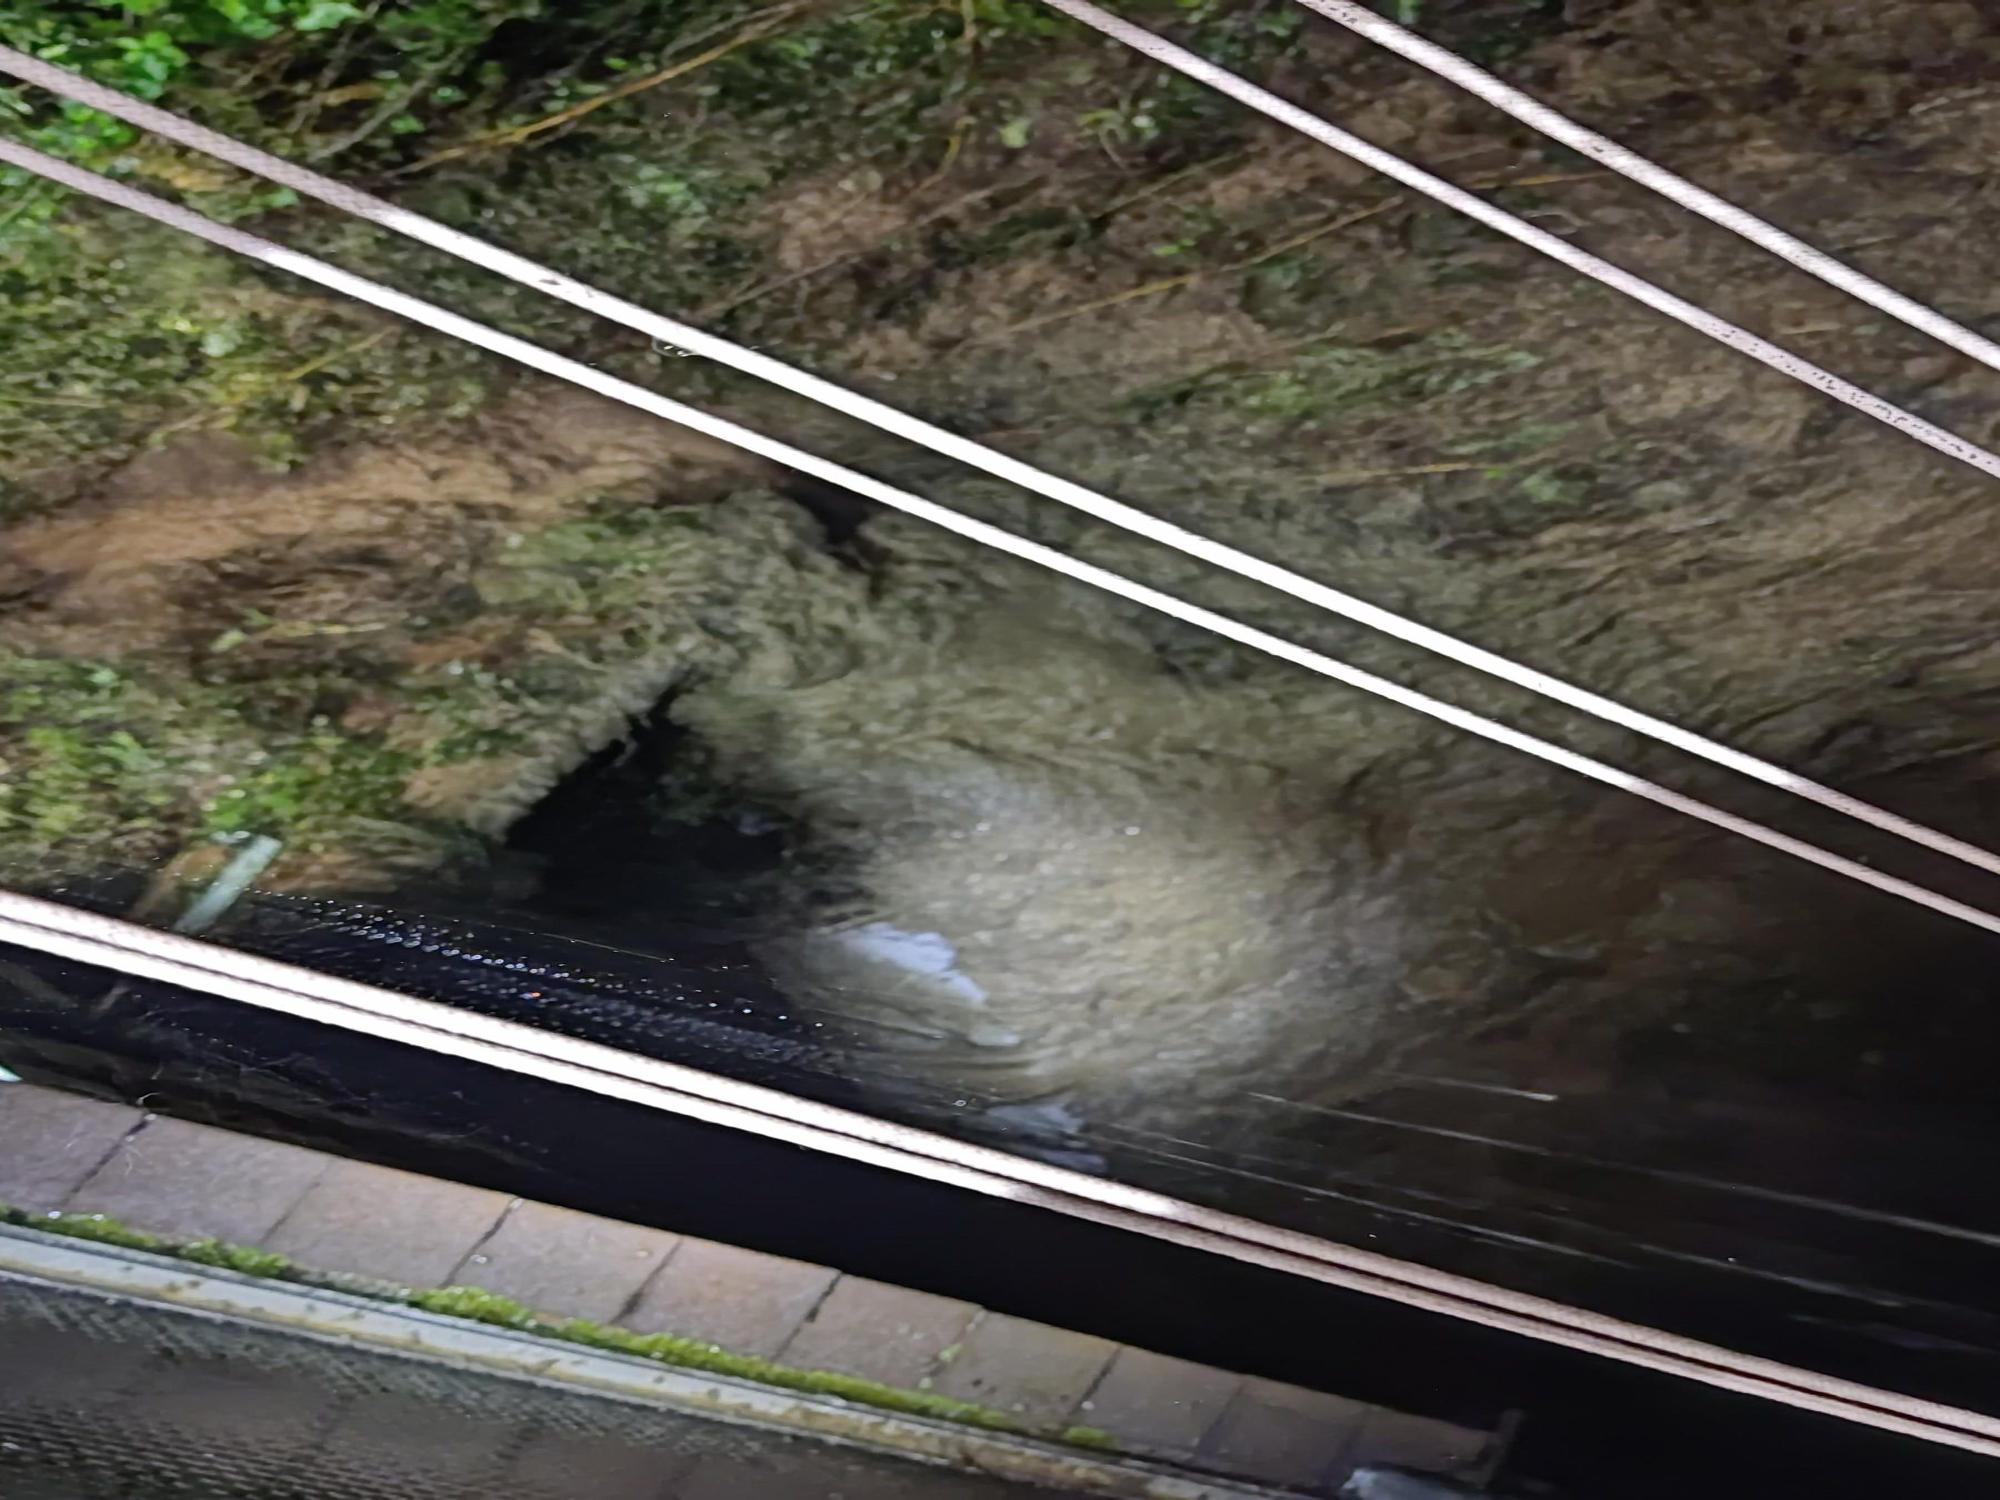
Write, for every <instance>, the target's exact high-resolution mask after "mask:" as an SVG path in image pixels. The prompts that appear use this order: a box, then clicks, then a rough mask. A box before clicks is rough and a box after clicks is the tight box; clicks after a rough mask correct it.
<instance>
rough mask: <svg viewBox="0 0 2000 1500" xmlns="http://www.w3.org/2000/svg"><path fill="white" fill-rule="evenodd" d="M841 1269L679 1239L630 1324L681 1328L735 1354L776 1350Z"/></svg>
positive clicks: (641, 1328) (656, 1329) (642, 1329)
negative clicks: (678, 1246)
mask: <svg viewBox="0 0 2000 1500" xmlns="http://www.w3.org/2000/svg"><path fill="white" fill-rule="evenodd" d="M837 1274H838V1273H837V1272H834V1271H830V1270H828V1269H827V1268H826V1267H825V1266H809V1265H806V1264H805V1263H804V1262H803V1261H796V1260H785V1259H783V1258H781V1257H779V1256H776V1255H764V1254H761V1253H759V1252H758V1251H755V1250H740V1249H738V1248H737V1247H735V1246H734V1245H718V1244H716V1243H715V1242H714V1241H713V1240H682V1241H681V1244H680V1248H679V1249H677V1250H676V1251H674V1254H673V1259H671V1260H669V1261H668V1262H667V1263H666V1265H665V1266H663V1267H661V1269H660V1271H659V1274H658V1275H656V1276H654V1278H653V1279H652V1281H651V1282H649V1283H648V1284H647V1286H646V1290H645V1291H644V1292H642V1293H640V1295H639V1302H638V1305H637V1306H635V1307H634V1308H633V1309H632V1311H631V1312H630V1313H629V1314H628V1315H627V1316H626V1318H625V1326H626V1327H627V1328H631V1329H634V1330H636V1331H637V1332H639V1333H677V1334H680V1335H681V1336H682V1337H684V1338H691V1339H701V1340H703V1341H704V1342H706V1343H711V1344H719V1345H721V1346H722V1347H723V1348H725V1349H728V1350H731V1351H733V1352H735V1353H737V1354H762V1355H774V1354H776V1353H777V1352H778V1351H779V1350H780V1349H782V1348H784V1347H785V1344H786V1342H787V1341H788V1340H789V1339H790V1338H791V1336H792V1333H793V1331H794V1330H796V1329H797V1328H798V1326H799V1324H801V1323H802V1322H804V1321H805V1318H806V1315H807V1314H808V1313H810V1312H811V1311H812V1310H813V1308H814V1307H816V1306H817V1305H818V1304H819V1300H820V1298H822V1297H824V1296H825V1295H826V1292H827V1288H828V1287H830V1286H832V1285H833V1282H834V1278H835V1276H836V1275H837Z"/></svg>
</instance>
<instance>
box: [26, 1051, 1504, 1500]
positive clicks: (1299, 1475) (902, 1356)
mask: <svg viewBox="0 0 2000 1500" xmlns="http://www.w3.org/2000/svg"><path fill="white" fill-rule="evenodd" d="M0 1202H6V1203H9V1204H12V1205H13V1206H15V1207H17V1208H21V1209H27V1210H32V1211H37V1212H40V1211H53V1210H62V1211H66V1212H72V1213H102V1214H108V1215H111V1216H113V1217H115V1218H117V1219H119V1220H121V1221H122V1222H124V1223H126V1224H129V1225H131V1226H132V1227H134V1228H136V1229H142V1230H147V1231H151V1232H153V1233H157V1234H161V1235H167V1236H175V1237H182V1238H197V1237H204V1236H213V1237H215V1238H218V1239H223V1240H229V1241H233V1242H236V1243H239V1244H244V1245H252V1246H257V1247H260V1248H264V1249H268V1250H272V1251H276V1252H279V1253H281V1254H283V1255H286V1256H288V1257H290V1258H291V1259H292V1260H294V1261H296V1262H298V1263H299V1264H300V1265H303V1266H309V1267H312V1268H314V1269H315V1270H320V1271H331V1272H348V1273H354V1274H359V1275H366V1276H374V1277H379V1278H382V1279H385V1280H389V1281H394V1282H397V1283H399V1284H403V1285H409V1286H419V1287H421V1286H433V1285H448V1284H464V1285H470V1286H477V1287H482V1288H485V1289H486V1290H488V1291H492V1292H498V1293H501V1294H503V1295H505V1296H508V1297H512V1298H514V1299H516V1300H517V1301H520V1302H522V1303H524V1304H526V1305H527V1306H529V1307H531V1308H533V1309H535V1310H536V1311H538V1312H541V1313H546V1314H552V1315H560V1316H567V1317H578V1318H588V1319H591V1320H593V1321H596V1322H600V1323H609V1324H616V1325H619V1326H622V1327H625V1328H629V1329H632V1330H634V1331H636V1332H642V1333H652V1332H662V1333H675V1334H680V1335H684V1336H687V1337H692V1338H697V1339H700V1340H703V1341H705V1342H709V1343H713V1344H716V1345H718V1346H720V1347H721V1348H724V1349H727V1350H730V1351H732V1352H736V1353H741V1354H753V1355H761V1356H765V1357H769V1358H772V1359H775V1360H777V1361H779V1362H781V1363H783V1364H786V1365H790V1366H795V1367H800V1368H807V1369H816V1370H833V1371H838V1372H840V1373H843V1374H849V1375H855V1376H859V1377H863V1378H865V1379H869V1380H875V1381H880V1382H882V1383H883V1384H887V1385H893V1386H899V1387H905V1388H913V1389H921V1390H929V1391H934V1392H936V1393H938V1394H940V1395H944V1396H950V1397H956V1398H958V1399H961V1400H966V1401H973V1402H977V1403H979V1404H981V1405H984V1406H988V1407H994V1408H997V1409H999V1410H1001V1411H1003V1412H1006V1413H1008V1414H1009V1415H1011V1416H1013V1417H1015V1418H1017V1419H1018V1420H1019V1421H1021V1422H1022V1423H1023V1424H1024V1425H1026V1426H1028V1427H1031V1428H1034V1429H1036V1430H1038V1431H1043V1432H1048V1433H1051V1434H1059V1433H1061V1432H1062V1431H1064V1430H1065V1429H1067V1428H1070V1427H1073V1426H1074V1427H1087V1428H1093V1429H1096V1430H1098V1431H1100V1432H1102V1433H1105V1434H1108V1435H1109V1438H1110V1440H1111V1443H1112V1445H1113V1446H1114V1447H1115V1448H1116V1449H1118V1450H1119V1451H1121V1452H1125V1453H1131V1454H1135V1455H1140V1456H1144V1457H1148V1458H1153V1459H1158V1460H1161V1461H1164V1462H1169V1463H1176V1462H1178V1463H1190V1464H1193V1465H1195V1466H1198V1467H1200V1468H1202V1469H1205V1470H1208V1471H1212V1472H1216V1473H1221V1474H1226V1475H1230V1476H1233V1477H1237V1478H1241V1479H1247V1480H1254V1481H1258V1482H1261V1483H1266V1484H1276V1485H1286V1486H1294V1487H1297V1488H1300V1489H1304V1490H1308V1491H1315V1492H1319V1493H1331V1492H1332V1491H1334V1490H1337V1489H1338V1488H1339V1486H1340V1484H1341V1483H1342V1482H1343V1481H1344V1480H1345V1478H1346V1477H1347V1475H1348V1474H1349V1473H1350V1472H1352V1470H1353V1469H1355V1468H1357V1467H1359V1466H1362V1465H1381V1464H1392V1465H1398V1466H1402V1467H1405V1468H1410V1469H1415V1470H1421V1471H1425V1472H1430V1473H1438V1474H1451V1473H1465V1472H1469V1471H1471V1470H1472V1469H1474V1468H1475V1467H1477V1466H1478V1464H1479V1463H1480V1461H1481V1459H1482V1456H1483V1454H1484V1452H1485V1450H1486V1448H1487V1445H1488V1442H1489V1435H1488V1434H1485V1433H1481V1432H1475V1431H1471V1430H1468V1429H1464V1428H1459V1427H1454V1426H1450V1425H1448V1424H1445V1423H1441V1422H1436V1421H1431V1420H1428V1419H1425V1418H1419V1417H1414V1416H1409V1415H1406V1414H1403V1413H1398V1412H1392V1411H1388V1410H1385V1409H1383V1408H1380V1407H1373V1406H1367V1405H1364V1404H1362V1403H1360V1402H1355V1401H1348V1400H1343V1399H1341V1398H1340V1397H1337V1396H1330V1395H1324V1394H1321V1393H1319V1392H1316V1391H1309V1390H1305V1389H1302V1388H1300V1387H1297V1386H1288V1385H1280V1384H1278V1383H1276V1382H1273V1381H1267V1380H1259V1379H1255V1378H1248V1377H1244V1376H1240V1375H1236V1374H1231V1373H1229V1372H1227V1371H1223V1370H1217V1369H1211V1368H1208V1367H1206V1366H1202V1365H1196V1364H1190V1363H1188V1362H1187V1361H1184V1360H1178V1359H1170V1358H1168V1357H1166V1356H1164V1355H1160V1354H1155V1353H1151V1352H1148V1351H1146V1350H1143V1349H1136V1348H1132V1347H1130V1346H1128V1345H1122V1344H1114V1343H1111V1342H1108V1341H1106V1340H1104V1339H1100V1338H1094V1337H1091V1336H1089V1335H1087V1334H1082V1333H1076V1332H1072V1331H1069V1330H1066V1329H1060V1328H1051V1327H1047V1326H1045V1325H1043V1324H1039V1323H1030V1322H1027V1321H1024V1320H1023V1319H1020V1318H1014V1317H1009V1316H1007V1315H1005V1314H1002V1313H993V1312H987V1311H985V1310H983V1309H981V1308H978V1307H975V1306H973V1305H972V1304H970V1303H966V1302H956V1301H953V1300H951V1299H949V1298H944V1297H937V1296H932V1295H930V1294H928V1293H924V1292H917V1291H911V1290H907V1289H904V1288H900V1287H893V1286H886V1285H884V1284H882V1283H880V1282H874V1281H867V1280H864V1279H862V1278H860V1277H855V1276H845V1275H842V1274H841V1273H840V1272H838V1271H836V1270H832V1269H829V1268H827V1267H824V1266H813V1265H806V1264H803V1263H801V1262H798V1261H791V1260H784V1259H781V1258H779V1257H777V1256H771V1255H764V1254H760V1253H758V1252H756V1251H752V1250H745V1249H739V1248H737V1247H734V1246H730V1245H723V1244H717V1243H715V1242H714V1241H710V1240H699V1239H693V1238H690V1237H687V1236H683V1235H676V1234H672V1233H668V1232H666V1231H663V1230H656V1229H647V1228H642V1227H639V1226H636V1225H631V1224H623V1223H616V1222H613V1221H611V1220H608V1219H600V1218H593V1217H591V1216H590V1215H587V1214H580V1213H575V1212H572V1211H571V1210H569V1209H564V1208H557V1207H553V1206H551V1205H548V1204H544V1203H530V1202H525V1201H523V1200H521V1199H518V1198H508V1197H506V1196H505V1195H503V1194H500V1193H495V1192H490V1191H487V1190H485V1189H481V1188H473V1187H467V1186H464V1185H462V1184H459V1183H452V1182H444V1181H440V1180H438V1179H436V1178H429V1177H420V1176H416V1175H414V1174H412V1173H408V1172H399V1171H395V1170H392V1169H390V1168H386V1167H378V1166H372V1165H369V1164H366V1163H363V1162H356V1161H349V1160H346V1159H343V1158H340V1157H334V1156H329V1155H326V1154H323V1153H320V1152H315V1151H308V1150H304V1149H302V1148H300V1147H296V1146H290V1145H284V1144H280V1143H277V1142H272V1141H265V1140H260V1139H257V1138H255V1137H251V1136H245V1135H238V1134H235V1133H232V1132H229V1131H223V1130H217V1129H213V1128H211V1127H209V1126H205V1125H194V1124H189V1123H187V1122H186V1121H182V1120H175V1119H170V1118H167V1117H164V1116H156V1115H149V1114H146V1113H143V1112H142V1111H140V1110H138V1109H134V1108H130V1107H127V1106H123V1105H115V1104H106V1103H102V1102H100V1101H97V1100H91V1099H85V1098H81V1097H78V1096H75V1095H70V1094H63V1093H59V1092H55V1091H52V1090H48V1089H42V1088H37V1087H32V1086H30V1085H27V1084H4V1085H0Z"/></svg>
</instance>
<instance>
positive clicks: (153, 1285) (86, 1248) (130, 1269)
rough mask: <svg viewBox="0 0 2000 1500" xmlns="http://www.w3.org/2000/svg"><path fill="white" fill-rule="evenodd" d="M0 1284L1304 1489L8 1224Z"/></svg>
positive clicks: (1081, 1457) (902, 1452)
mask: <svg viewBox="0 0 2000 1500" xmlns="http://www.w3.org/2000/svg"><path fill="white" fill-rule="evenodd" d="M0 1279H6V1280H11V1281H17V1282H30V1283H40V1284H43V1285H51V1286H58V1287H64V1288H68V1289H71V1290H77V1291H84V1292H89V1293H93V1294H96V1295H99V1296H109V1297H123V1298H130V1299H134V1300H139V1301H147V1302H155V1303H164V1304H167V1305H170V1306H173V1307H176V1308H179V1309H181V1310H184V1311H187V1312H192V1313H195V1314H198V1315H201V1316H205V1317H211V1318H217V1319H222V1320H226V1321H233V1322H238V1323H247V1324H252V1325H256V1326H260V1327H266V1328H278V1329H283V1330H285V1331H287V1332H290V1333H294V1334H299V1335H303V1336H306V1337H310V1338H316V1339H321V1340H325V1341H328V1342H333V1343H345V1344H353V1345H359V1346H362V1347H365V1348H369V1349H374V1350H378V1351H383V1352H389V1353H395V1354H400V1355H404V1356H406V1357H413V1358H420V1359H433V1360H438V1361H440V1362H442V1363H445V1364H449V1365H453V1366H456V1367H459V1368H466V1369H474V1370H480V1371H485V1372H487V1373H491V1374H495V1375H501V1376H506V1377H511V1378H514V1379H519V1380H530V1381H535V1382H537V1383H541V1384H547V1385H553V1386H558V1387H564V1388H568V1389H572V1390H587V1391H590V1392H592V1393H594V1394H597V1395H600V1396H606V1397H610V1398H613V1399H618V1400H624V1401H631V1402H637V1403H640V1404H646V1405H657V1406H665V1407H669V1408H672V1409H674V1410H678V1411H684V1412H689V1413H691V1414H694V1415H698V1416H702V1417H706V1418H709V1419H711V1420H715V1421H722V1422H736V1423H745V1424H749V1425H754V1426H759V1427H766V1428H776V1429H779V1430H782V1431H786V1432H790V1433H794V1434H798V1435H801V1436H810V1437H814V1438H818V1439H820V1440H822V1441H828V1442H834V1443H840V1444H844V1445H852V1446H855V1447H862V1448H870V1449H874V1450H877V1451H882V1452H888V1453H892V1454H895V1455H898V1456H901V1457H904V1458H909V1459H913V1460H916V1461H918V1462H922V1463H927V1464H933V1465H937V1466H940V1467H945V1468H952V1469H960V1470H964V1471H966V1472H969V1473H978V1474H983V1475H988V1476H992V1477H995V1478H1001V1479H1009V1480H1014V1481H1017V1482H1020V1483H1027V1484H1037V1485H1043V1486H1049V1487H1055V1488H1064V1489H1068V1490H1071V1491H1073V1492H1075V1493H1078V1494H1086V1495H1101V1496H1110V1497H1121V1500H1296V1497H1297V1492H1296V1491H1289V1490H1278V1489H1271V1488H1266V1487H1260V1486H1254V1485H1245V1484H1241V1483H1236V1482H1232V1481H1227V1480H1217V1479H1209V1478H1205V1477H1202V1476H1199V1475H1195V1474H1189V1473H1184V1472H1180V1471H1176V1470H1173V1469H1170V1468H1166V1467H1163V1466H1161V1465H1158V1464H1151V1463H1146V1462H1143V1461H1140V1460H1136V1459H1130V1458H1122V1457H1111V1456H1106V1457H1102V1458H1099V1457H1094V1456H1091V1455H1089V1454H1085V1453H1080V1452H1078V1451H1076V1450H1075V1449H1071V1448H1065V1447H1061V1446H1058V1445H1056V1444H1052V1443H1045V1442H1038V1441H1036V1440H1034V1439H1032V1438H1026V1437H1017V1436H1014V1435H1012V1434H1008V1433H1001V1432H991V1431H985V1430H982V1429H978V1428H971V1427H961V1426H957V1425H955V1424H952V1423H947V1422H939V1421H930V1420H926V1419H925V1418H922V1417H915V1416H907V1415H903V1414H901V1413H896V1412H884V1411H879V1410H876V1409H873V1408H869V1407H863V1406H858V1405H854V1404H851V1403H849V1402H845V1401H841V1400H839V1399H837V1398H834V1397H830V1396H816V1395H810V1394H806V1393H802V1392H798V1391H787V1390H781V1389H777V1388H775V1387H771V1386H763V1385H757V1384H754V1383H752V1382H750V1381H745V1380H738V1379H733V1378H731V1377H728V1376H721V1375H710V1374H707V1373H705V1372H702V1371H696V1370H685V1369H679V1368H676V1367H674V1366H671V1365H662V1364H656V1363H654V1362H652V1361H649V1360H643V1359H636V1358H632V1357H630V1356H626V1355H620V1354H613V1353H608V1352H602V1351H598V1350H593V1349H583V1348H578V1347H576V1346H573V1345H568V1344H560V1343H556V1342H554V1341H552V1340H548V1339H542V1338H537V1337H535V1336H534V1335H532V1334H527V1333H520V1332H516V1331H514V1330H510V1329H504V1328H496V1327H491V1326H488V1325H486V1324H482V1323H475V1322H471V1321H468V1320H465V1319H460V1318H449V1317H444V1316H441V1315H439V1314H436V1313H429V1312H424V1311H422V1310H420V1309H417V1308H410V1307H402V1306H398V1305H395V1304H392V1303H385V1302H378V1301H374V1300H371V1299H369V1298H366V1297H361V1296H355V1295H350V1294H346V1293H342V1292H336V1291H328V1290H321V1289H317V1288H305V1287H299V1286H294V1285H291V1284H289V1283H281V1282H273V1281H264V1280H260V1279H258V1278H256V1277H252V1276H246V1275H243V1274H241V1273H239V1272H234V1271H229V1270H224V1269H221V1268H211V1267H206V1266H195V1265H190V1264H189V1263H187V1262H185V1261H176V1260H170V1259H168V1258H166V1257H163V1256H156V1255H149V1254H147V1253H145V1252H143V1251H136V1250H126V1249H122V1248H119V1247H116V1246H111V1245H104V1244H97V1243H91V1242H87V1241H79V1240H75V1239H70V1238H66V1237H63V1236H57V1235H50V1234H44V1233H41V1232H39V1231H37V1230H33V1229H25V1228H21V1227H18V1226H14V1225H4V1224H0Z"/></svg>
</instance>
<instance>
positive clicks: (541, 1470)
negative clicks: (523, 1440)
mask: <svg viewBox="0 0 2000 1500" xmlns="http://www.w3.org/2000/svg"><path fill="white" fill-rule="evenodd" d="M691 1462H692V1460H690V1459H689V1458H688V1457H687V1456H686V1455H684V1454H680V1453H673V1452H668V1451H663V1450H659V1449H652V1448H645V1447H641V1446H638V1445H636V1444H633V1443H627V1442H620V1441H619V1440H617V1439H616V1438H609V1437H576V1436H572V1435H570V1434H567V1433H553V1432H550V1433H543V1434H541V1435H539V1436H538V1437H536V1438H534V1439H533V1440H532V1441H531V1442H530V1443H529V1444H528V1446H527V1447H526V1449H524V1450H523V1451H522V1453H521V1455H520V1456H519V1457H518V1458H516V1459H515V1460H514V1464H513V1467H512V1468H510V1469H509V1470H508V1471H507V1480H506V1484H505V1486H504V1487H503V1488H502V1489H501V1491H500V1493H501V1494H504V1495H506V1496H508V1497H509V1500H578V1497H581V1496H587V1497H589V1500H667V1497H668V1496H669V1495H670V1494H671V1491H670V1490H669V1488H668V1486H670V1485H672V1484H674V1483H675V1482H676V1481H677V1480H678V1479H679V1478H680V1476H681V1475H683V1474H685V1473H686V1472H687V1470H688V1467H689V1465H690V1463H691Z"/></svg>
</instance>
